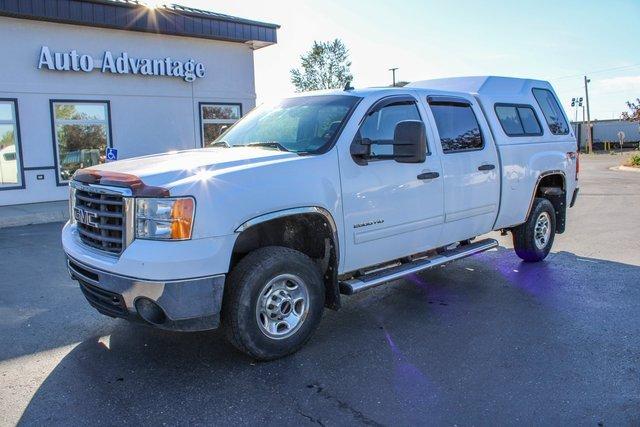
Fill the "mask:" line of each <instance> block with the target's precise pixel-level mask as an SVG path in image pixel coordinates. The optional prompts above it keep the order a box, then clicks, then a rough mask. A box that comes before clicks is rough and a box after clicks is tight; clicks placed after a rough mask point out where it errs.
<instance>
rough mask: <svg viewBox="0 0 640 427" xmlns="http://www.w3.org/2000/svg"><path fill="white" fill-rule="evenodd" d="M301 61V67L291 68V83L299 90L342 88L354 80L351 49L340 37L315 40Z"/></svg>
mask: <svg viewBox="0 0 640 427" xmlns="http://www.w3.org/2000/svg"><path fill="white" fill-rule="evenodd" d="M300 61H301V64H300V65H301V67H300V68H294V69H292V70H291V83H293V85H294V86H295V87H296V91H297V92H304V91H308V90H319V89H342V88H343V87H345V86H346V85H347V84H349V83H351V80H353V76H352V75H351V69H350V68H351V61H350V60H349V51H348V50H347V47H346V46H345V45H344V43H343V42H342V40H340V39H335V40H333V41H329V42H317V41H314V42H313V46H312V47H311V50H310V51H308V52H307V53H306V54H304V55H302V56H301V57H300Z"/></svg>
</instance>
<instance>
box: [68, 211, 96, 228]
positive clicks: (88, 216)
mask: <svg viewBox="0 0 640 427" xmlns="http://www.w3.org/2000/svg"><path fill="white" fill-rule="evenodd" d="M73 216H74V218H75V219H76V221H78V222H79V223H82V224H84V225H88V226H90V227H98V226H99V225H100V224H99V223H98V215H97V214H95V213H93V212H87V211H85V210H84V209H82V208H78V207H76V208H73Z"/></svg>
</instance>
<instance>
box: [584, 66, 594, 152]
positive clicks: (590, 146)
mask: <svg viewBox="0 0 640 427" xmlns="http://www.w3.org/2000/svg"><path fill="white" fill-rule="evenodd" d="M590 82H591V80H590V79H588V78H587V76H584V96H585V98H586V100H587V138H588V139H587V141H588V142H587V149H588V153H589V154H591V153H592V152H593V141H592V139H591V112H590V111H589V83H590Z"/></svg>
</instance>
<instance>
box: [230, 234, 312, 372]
mask: <svg viewBox="0 0 640 427" xmlns="http://www.w3.org/2000/svg"><path fill="white" fill-rule="evenodd" d="M323 309H324V283H323V281H322V277H321V275H320V271H319V270H318V267H317V265H316V264H315V263H314V262H313V261H312V260H311V259H310V258H309V257H308V256H306V255H305V254H303V253H301V252H298V251H296V250H293V249H289V248H284V247H277V246H271V247H265V248H260V249H256V250H255V251H253V252H251V253H249V254H248V255H247V256H245V257H244V258H243V259H242V260H241V261H240V262H239V263H238V265H237V266H236V267H235V268H234V269H233V271H232V272H231V274H230V275H229V278H228V280H227V283H226V285H225V295H224V300H223V307H222V310H223V311H222V321H223V324H224V327H225V330H226V333H227V337H228V338H229V341H230V342H231V343H232V344H233V345H234V346H235V347H236V348H238V349H239V350H240V351H242V352H244V353H246V354H248V355H250V356H252V357H254V358H256V359H259V360H271V359H277V358H279V357H282V356H286V355H287V354H290V353H293V352H295V351H297V350H298V349H299V348H300V347H302V346H303V345H304V343H306V342H307V340H308V339H309V338H310V337H311V334H312V333H313V332H314V330H315V329H316V327H317V326H318V324H319V322H320V318H321V317H322V311H323Z"/></svg>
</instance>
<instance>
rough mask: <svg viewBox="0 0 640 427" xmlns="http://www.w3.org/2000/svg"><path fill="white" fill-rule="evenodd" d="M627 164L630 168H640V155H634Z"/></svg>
mask: <svg viewBox="0 0 640 427" xmlns="http://www.w3.org/2000/svg"><path fill="white" fill-rule="evenodd" d="M627 164H628V165H629V166H635V167H640V154H634V155H633V156H631V157H630V158H629V162H628V163H627Z"/></svg>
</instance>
